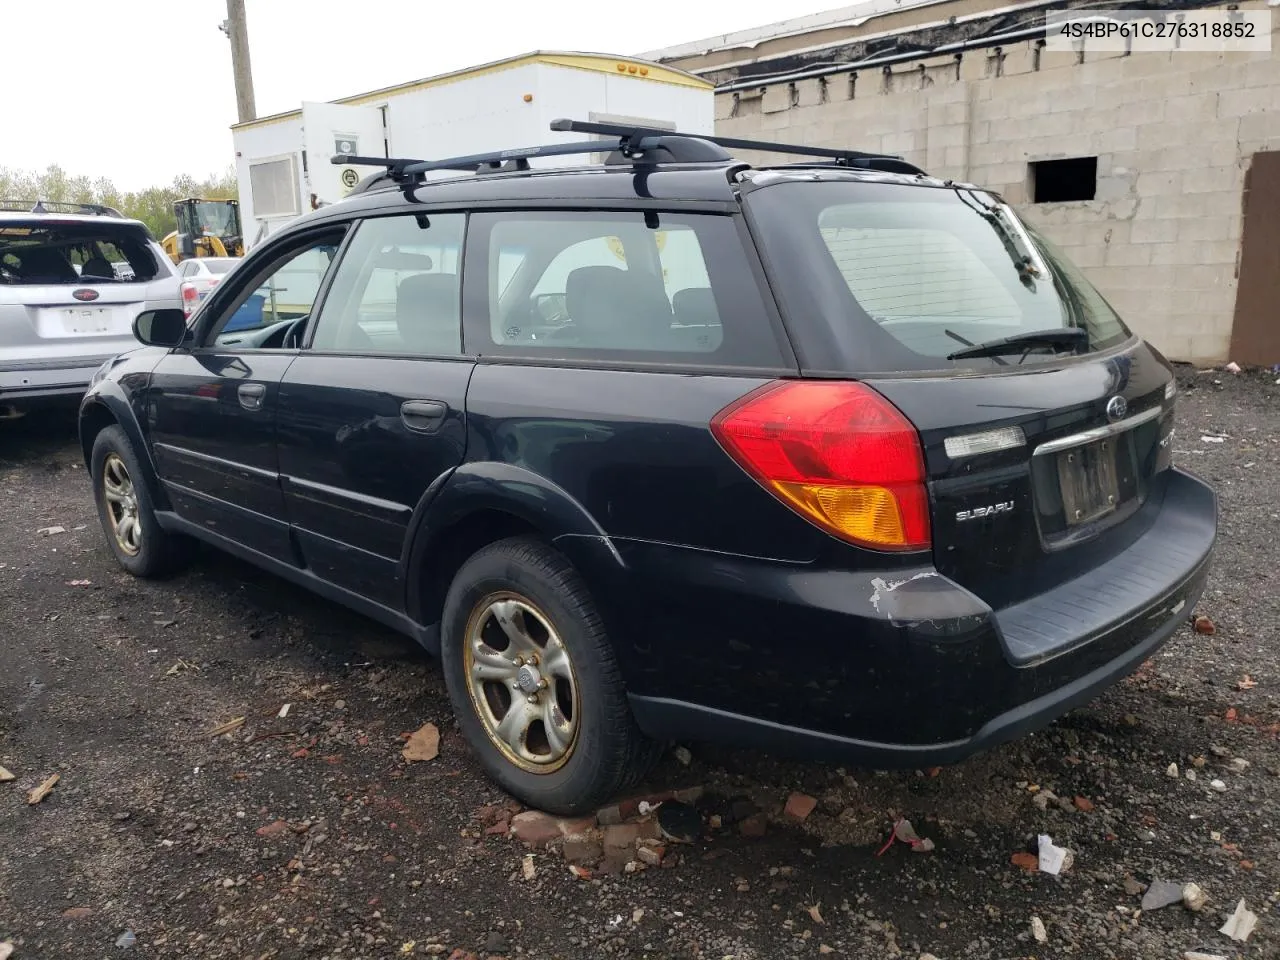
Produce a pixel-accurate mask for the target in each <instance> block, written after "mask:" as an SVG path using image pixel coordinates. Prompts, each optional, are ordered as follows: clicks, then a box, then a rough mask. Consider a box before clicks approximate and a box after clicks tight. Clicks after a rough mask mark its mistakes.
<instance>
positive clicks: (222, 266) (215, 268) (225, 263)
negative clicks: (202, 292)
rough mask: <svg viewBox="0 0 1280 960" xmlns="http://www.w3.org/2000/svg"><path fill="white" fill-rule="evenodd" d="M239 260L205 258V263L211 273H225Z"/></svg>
mask: <svg viewBox="0 0 1280 960" xmlns="http://www.w3.org/2000/svg"><path fill="white" fill-rule="evenodd" d="M238 262H239V261H238V260H214V259H209V260H205V262H204V265H205V267H206V268H208V270H209V272H210V273H217V274H223V273H227V272H228V271H229V270H230V269H231V268H232V267H234V266H235V265H236V264H237V263H238Z"/></svg>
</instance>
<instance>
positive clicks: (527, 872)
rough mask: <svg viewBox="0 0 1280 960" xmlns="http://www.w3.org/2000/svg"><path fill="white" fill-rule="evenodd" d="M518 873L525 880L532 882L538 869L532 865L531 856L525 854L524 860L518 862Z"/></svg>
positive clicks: (530, 854)
mask: <svg viewBox="0 0 1280 960" xmlns="http://www.w3.org/2000/svg"><path fill="white" fill-rule="evenodd" d="M520 873H521V875H522V876H523V877H524V878H525V879H526V880H532V879H533V878H534V877H535V876H537V874H538V868H537V867H535V866H534V865H533V854H532V853H526V854H525V855H524V859H523V860H521V861H520Z"/></svg>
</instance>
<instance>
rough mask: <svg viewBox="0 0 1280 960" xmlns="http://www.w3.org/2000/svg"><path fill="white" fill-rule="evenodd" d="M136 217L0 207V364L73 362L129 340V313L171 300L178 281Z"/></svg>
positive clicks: (173, 301) (106, 352)
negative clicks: (22, 212)
mask: <svg viewBox="0 0 1280 960" xmlns="http://www.w3.org/2000/svg"><path fill="white" fill-rule="evenodd" d="M165 260H166V258H165V257H164V254H163V252H162V251H161V250H160V249H159V247H158V246H157V245H156V244H155V242H154V241H153V240H152V239H151V237H150V235H149V234H148V233H147V230H146V228H145V227H144V226H143V225H142V224H141V223H137V222H133V221H128V220H120V219H117V218H113V217H106V216H103V217H87V216H86V217H67V218H59V217H49V216H32V217H27V218H24V217H19V216H14V215H10V214H3V213H0V364H3V365H4V366H6V367H13V368H17V367H20V366H23V365H28V366H30V367H31V368H32V369H39V367H40V366H41V365H57V364H59V363H73V362H77V361H80V360H89V359H92V358H95V357H99V358H100V357H103V356H107V355H110V354H114V353H117V352H119V351H121V350H124V349H128V348H129V347H131V346H134V345H136V343H135V341H134V340H133V334H132V325H133V320H134V318H135V317H136V316H137V315H138V313H140V312H141V311H142V310H144V309H154V308H159V307H176V306H178V280H177V277H176V276H175V275H174V273H173V270H172V269H171V268H170V266H169V265H168V264H167V262H165Z"/></svg>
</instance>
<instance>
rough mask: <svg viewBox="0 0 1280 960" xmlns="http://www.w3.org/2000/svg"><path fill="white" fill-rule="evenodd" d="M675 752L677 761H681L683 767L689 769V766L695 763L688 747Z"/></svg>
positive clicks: (677, 748) (679, 748)
mask: <svg viewBox="0 0 1280 960" xmlns="http://www.w3.org/2000/svg"><path fill="white" fill-rule="evenodd" d="M674 752H675V755H676V759H677V760H679V761H680V763H681V765H682V766H686V767H687V766H688V765H689V764H691V763H693V754H692V753H690V752H689V748H688V747H676V749H675V751H674Z"/></svg>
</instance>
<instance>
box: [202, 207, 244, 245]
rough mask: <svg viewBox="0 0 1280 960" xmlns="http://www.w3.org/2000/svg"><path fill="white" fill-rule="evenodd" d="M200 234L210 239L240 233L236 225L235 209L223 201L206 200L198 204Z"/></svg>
mask: <svg viewBox="0 0 1280 960" xmlns="http://www.w3.org/2000/svg"><path fill="white" fill-rule="evenodd" d="M196 219H197V221H198V222H199V225H200V232H201V233H202V234H204V235H205V236H209V237H230V236H234V235H235V234H237V233H239V230H237V229H236V223H235V207H234V206H233V205H232V204H230V203H227V202H226V201H223V200H205V201H202V202H200V203H197V204H196Z"/></svg>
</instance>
